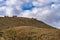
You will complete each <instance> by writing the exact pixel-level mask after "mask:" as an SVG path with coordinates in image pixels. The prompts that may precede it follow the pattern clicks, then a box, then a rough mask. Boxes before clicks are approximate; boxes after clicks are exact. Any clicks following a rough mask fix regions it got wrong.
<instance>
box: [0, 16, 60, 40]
mask: <svg viewBox="0 0 60 40" xmlns="http://www.w3.org/2000/svg"><path fill="white" fill-rule="evenodd" d="M0 40H60V30H58V29H56V28H54V27H51V26H49V25H47V24H45V23H43V22H41V21H38V20H36V19H33V18H31V19H29V18H22V17H4V18H1V17H0Z"/></svg>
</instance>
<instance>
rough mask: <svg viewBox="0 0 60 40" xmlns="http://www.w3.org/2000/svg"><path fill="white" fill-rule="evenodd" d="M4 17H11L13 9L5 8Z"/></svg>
mask: <svg viewBox="0 0 60 40" xmlns="http://www.w3.org/2000/svg"><path fill="white" fill-rule="evenodd" d="M6 16H10V17H11V16H13V8H10V7H7V8H6Z"/></svg>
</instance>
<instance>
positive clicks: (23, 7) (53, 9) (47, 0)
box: [0, 0, 60, 28]
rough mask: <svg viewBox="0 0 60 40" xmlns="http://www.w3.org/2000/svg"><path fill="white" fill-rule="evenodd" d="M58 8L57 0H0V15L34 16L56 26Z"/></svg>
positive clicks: (58, 16)
mask: <svg viewBox="0 0 60 40" xmlns="http://www.w3.org/2000/svg"><path fill="white" fill-rule="evenodd" d="M3 5H4V6H3ZM59 10H60V1H59V0H0V15H6V16H13V15H17V16H18V17H28V18H36V19H38V20H40V21H44V22H45V23H47V24H49V25H52V26H54V27H57V28H60V27H59V26H60V11H59Z"/></svg>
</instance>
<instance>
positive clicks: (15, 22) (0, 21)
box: [0, 17, 53, 30]
mask: <svg viewBox="0 0 60 40" xmlns="http://www.w3.org/2000/svg"><path fill="white" fill-rule="evenodd" d="M16 26H35V27H40V28H41V27H42V28H53V27H51V26H49V25H47V24H45V23H43V22H41V21H38V20H36V19H33V18H30V19H29V18H22V17H4V18H3V17H0V30H2V29H6V28H10V27H16Z"/></svg>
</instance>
